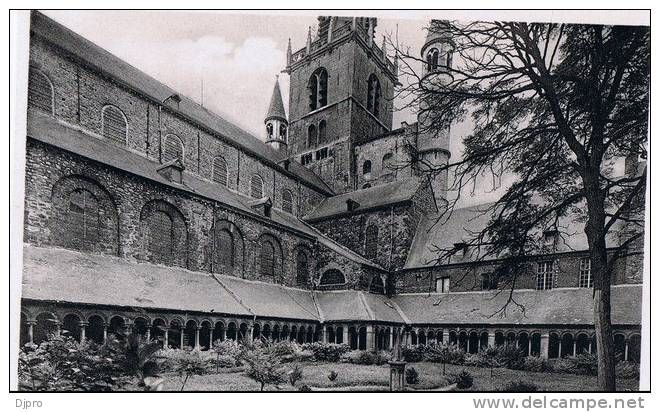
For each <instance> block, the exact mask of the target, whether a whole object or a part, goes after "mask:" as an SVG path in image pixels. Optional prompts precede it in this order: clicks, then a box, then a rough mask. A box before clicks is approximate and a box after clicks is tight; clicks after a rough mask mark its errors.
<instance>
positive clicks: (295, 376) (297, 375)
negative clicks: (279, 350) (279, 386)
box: [289, 365, 303, 386]
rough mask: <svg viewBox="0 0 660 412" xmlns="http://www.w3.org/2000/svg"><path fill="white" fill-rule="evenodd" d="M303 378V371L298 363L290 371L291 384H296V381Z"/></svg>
mask: <svg viewBox="0 0 660 412" xmlns="http://www.w3.org/2000/svg"><path fill="white" fill-rule="evenodd" d="M302 378H303V371H302V368H301V367H300V365H296V366H294V367H293V369H291V370H290V371H289V383H290V384H291V386H296V382H298V381H299V380H301V379H302Z"/></svg>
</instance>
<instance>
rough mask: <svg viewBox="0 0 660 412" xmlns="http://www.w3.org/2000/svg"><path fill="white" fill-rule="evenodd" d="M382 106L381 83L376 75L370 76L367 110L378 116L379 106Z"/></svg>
mask: <svg viewBox="0 0 660 412" xmlns="http://www.w3.org/2000/svg"><path fill="white" fill-rule="evenodd" d="M379 104H380V82H379V81H378V77H376V75H375V74H372V75H371V76H369V80H368V88H367V110H369V111H370V112H371V113H373V114H374V115H375V116H378V106H379Z"/></svg>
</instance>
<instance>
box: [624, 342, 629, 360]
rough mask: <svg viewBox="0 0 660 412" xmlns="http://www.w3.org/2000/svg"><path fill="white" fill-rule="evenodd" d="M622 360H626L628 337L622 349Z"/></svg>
mask: <svg viewBox="0 0 660 412" xmlns="http://www.w3.org/2000/svg"><path fill="white" fill-rule="evenodd" d="M623 360H624V361H627V360H628V339H626V346H625V348H624V350H623Z"/></svg>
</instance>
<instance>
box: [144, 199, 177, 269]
mask: <svg viewBox="0 0 660 412" xmlns="http://www.w3.org/2000/svg"><path fill="white" fill-rule="evenodd" d="M146 227H147V252H148V256H149V260H150V261H152V262H155V263H169V262H170V261H171V260H172V254H173V252H174V222H173V221H172V218H171V217H170V215H168V214H167V213H165V212H163V211H161V210H157V211H154V213H153V214H151V216H149V217H148V218H147V220H146Z"/></svg>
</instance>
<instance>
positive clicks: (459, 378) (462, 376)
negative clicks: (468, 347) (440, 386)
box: [451, 370, 474, 389]
mask: <svg viewBox="0 0 660 412" xmlns="http://www.w3.org/2000/svg"><path fill="white" fill-rule="evenodd" d="M451 382H452V383H455V384H456V388H458V389H468V388H471V387H472V383H473V382H474V378H472V375H471V374H470V372H468V371H466V370H462V371H461V373H459V374H458V375H454V376H453V377H452V379H451Z"/></svg>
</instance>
